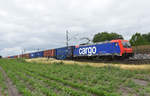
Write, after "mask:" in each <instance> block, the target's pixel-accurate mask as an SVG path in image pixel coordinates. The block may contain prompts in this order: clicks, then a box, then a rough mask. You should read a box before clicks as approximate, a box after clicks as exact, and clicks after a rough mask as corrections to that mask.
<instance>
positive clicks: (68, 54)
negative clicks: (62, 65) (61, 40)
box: [55, 46, 74, 60]
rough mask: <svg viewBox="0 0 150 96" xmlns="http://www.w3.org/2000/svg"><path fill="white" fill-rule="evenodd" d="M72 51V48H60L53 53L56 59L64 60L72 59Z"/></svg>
mask: <svg viewBox="0 0 150 96" xmlns="http://www.w3.org/2000/svg"><path fill="white" fill-rule="evenodd" d="M73 49H74V46H69V47H62V48H58V49H56V53H55V56H56V59H59V60H64V59H67V58H72V57H73Z"/></svg>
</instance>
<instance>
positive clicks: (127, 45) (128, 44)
mask: <svg viewBox="0 0 150 96" xmlns="http://www.w3.org/2000/svg"><path fill="white" fill-rule="evenodd" d="M122 45H123V47H124V48H131V44H130V43H129V42H125V41H122Z"/></svg>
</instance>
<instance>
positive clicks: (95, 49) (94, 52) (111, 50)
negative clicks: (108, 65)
mask: <svg viewBox="0 0 150 96" xmlns="http://www.w3.org/2000/svg"><path fill="white" fill-rule="evenodd" d="M73 54H74V57H78V56H104V55H105V56H106V55H112V54H114V55H120V46H119V44H118V43H115V42H113V43H112V42H108V43H99V44H95V45H86V46H85V45H83V46H78V47H76V48H75V50H74V52H73Z"/></svg>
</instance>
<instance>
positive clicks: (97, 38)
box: [92, 32, 150, 46]
mask: <svg viewBox="0 0 150 96" xmlns="http://www.w3.org/2000/svg"><path fill="white" fill-rule="evenodd" d="M115 39H124V37H123V36H122V35H120V34H118V33H115V32H111V33H108V32H99V33H97V34H95V35H94V38H93V40H92V41H93V42H94V43H96V42H103V41H110V40H115ZM129 41H130V43H131V45H132V46H137V45H149V44H150V32H149V33H147V34H141V33H139V32H137V33H135V34H133V35H132V37H131V39H130V40H129Z"/></svg>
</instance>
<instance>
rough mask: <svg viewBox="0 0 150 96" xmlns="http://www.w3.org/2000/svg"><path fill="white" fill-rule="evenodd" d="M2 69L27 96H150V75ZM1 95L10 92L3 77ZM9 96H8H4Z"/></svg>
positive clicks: (23, 66)
mask: <svg viewBox="0 0 150 96" xmlns="http://www.w3.org/2000/svg"><path fill="white" fill-rule="evenodd" d="M0 66H1V67H2V68H3V70H4V71H5V72H6V74H7V75H8V77H9V78H10V79H11V80H12V82H13V84H14V85H16V88H17V89H18V91H19V92H20V93H21V94H22V95H23V96H150V71H149V70H125V69H120V68H118V67H111V66H105V67H91V66H79V65H65V64H63V63H54V64H38V63H27V62H25V61H21V60H15V59H11V60H8V59H1V60H0ZM0 77H1V78H0V89H4V90H5V91H4V90H2V92H1V93H3V94H6V93H7V88H6V86H5V83H4V81H5V80H3V75H2V74H0ZM4 96H7V95H4Z"/></svg>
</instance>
